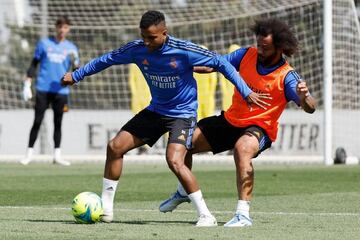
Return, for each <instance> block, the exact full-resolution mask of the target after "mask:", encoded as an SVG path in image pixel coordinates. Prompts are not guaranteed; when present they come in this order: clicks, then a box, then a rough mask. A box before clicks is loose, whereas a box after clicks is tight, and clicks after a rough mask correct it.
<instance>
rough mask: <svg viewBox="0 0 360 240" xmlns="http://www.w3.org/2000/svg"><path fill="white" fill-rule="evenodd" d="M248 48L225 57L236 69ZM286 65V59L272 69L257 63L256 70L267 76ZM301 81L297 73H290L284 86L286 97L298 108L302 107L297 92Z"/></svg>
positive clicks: (240, 49)
mask: <svg viewBox="0 0 360 240" xmlns="http://www.w3.org/2000/svg"><path fill="white" fill-rule="evenodd" d="M247 50H248V48H239V49H237V50H236V51H234V52H232V53H229V54H226V55H225V56H224V57H225V58H226V59H227V60H228V61H229V62H230V63H231V64H232V65H233V66H234V67H236V68H238V67H239V66H240V62H241V60H242V59H243V57H244V55H245V53H246V51H247ZM284 63H285V59H283V58H282V59H281V61H280V62H279V63H277V64H275V65H274V66H272V67H269V68H266V67H264V66H262V65H261V64H260V63H257V66H256V69H257V71H258V73H259V74H260V75H267V74H269V73H271V72H273V71H275V70H276V69H277V68H279V67H280V66H282V65H283V64H284ZM300 80H301V77H300V75H299V74H298V73H297V72H296V71H290V72H289V73H288V74H287V75H286V77H285V79H284V85H285V97H286V99H287V101H288V102H289V101H294V102H295V103H296V104H297V105H298V106H300V98H299V96H298V95H297V92H296V86H297V84H298V83H299V81H300Z"/></svg>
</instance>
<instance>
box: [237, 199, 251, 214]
mask: <svg viewBox="0 0 360 240" xmlns="http://www.w3.org/2000/svg"><path fill="white" fill-rule="evenodd" d="M249 211H250V201H244V200H238V204H237V207H236V213H240V214H241V215H244V216H245V217H247V218H249V217H250V214H249Z"/></svg>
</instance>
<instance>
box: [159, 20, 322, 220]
mask: <svg viewBox="0 0 360 240" xmlns="http://www.w3.org/2000/svg"><path fill="white" fill-rule="evenodd" d="M252 30H253V32H254V33H255V35H256V40H257V48H254V47H250V48H240V49H238V50H236V51H235V52H233V53H230V54H228V55H226V56H225V58H226V59H227V60H228V61H229V62H230V63H231V64H232V65H233V66H235V67H236V68H237V69H239V73H240V75H241V76H242V78H243V79H244V80H245V82H246V83H247V85H248V86H249V87H250V88H251V89H252V90H253V91H254V92H257V93H258V94H262V95H265V94H268V95H269V99H268V100H267V103H268V106H267V107H266V108H259V107H257V106H255V105H249V104H247V103H246V102H245V101H243V99H241V96H240V95H239V93H238V92H237V91H236V90H235V91H234V95H233V98H232V104H231V106H230V108H229V109H228V110H227V111H225V112H222V114H221V115H219V116H212V117H208V118H204V119H202V120H201V121H199V123H198V128H197V129H196V130H195V132H194V135H193V147H194V148H193V149H192V151H191V153H189V154H188V155H187V157H186V164H187V165H188V167H189V168H190V167H191V164H192V155H191V154H194V153H199V152H207V151H212V152H213V153H214V154H216V153H219V152H223V151H226V150H230V149H234V160H235V166H236V184H237V189H238V204H237V208H236V211H235V215H234V217H233V218H232V219H231V220H230V221H228V222H227V223H226V224H225V225H224V226H225V227H245V226H251V225H252V219H251V218H250V214H249V211H250V200H251V197H252V190H253V187H254V169H253V165H252V158H255V157H256V156H257V155H258V154H260V153H261V152H262V151H264V150H265V149H267V148H269V147H270V146H271V143H272V142H274V141H275V140H276V135H277V131H278V119H279V117H280V115H281V113H282V112H283V111H284V109H285V106H286V104H287V102H289V101H294V102H295V103H296V104H297V105H299V106H301V107H302V108H303V110H304V111H305V112H307V113H313V112H314V111H315V105H316V103H315V99H314V98H313V97H312V96H311V95H310V93H309V89H308V87H307V85H306V83H305V82H304V81H302V80H301V78H300V76H299V75H298V74H297V73H296V71H294V69H293V68H292V67H291V66H290V65H289V63H288V62H287V61H286V60H285V59H284V58H283V55H286V56H288V57H290V56H292V55H293V54H294V53H295V52H296V51H297V49H298V41H297V39H296V38H295V36H294V35H293V33H292V31H291V30H290V28H289V26H288V25H286V24H285V23H283V22H281V21H279V20H277V19H265V20H260V21H257V22H256V23H255V25H254V26H253V27H252ZM195 71H198V72H209V71H212V69H209V68H196V69H195ZM186 200H187V196H186V192H185V191H184V190H183V187H182V186H181V184H179V185H178V189H177V191H176V193H175V194H173V195H172V197H171V198H170V199H168V200H166V201H164V202H162V203H161V204H160V211H161V212H168V211H172V210H174V209H175V208H176V207H177V206H178V205H179V204H180V203H182V202H185V201H186Z"/></svg>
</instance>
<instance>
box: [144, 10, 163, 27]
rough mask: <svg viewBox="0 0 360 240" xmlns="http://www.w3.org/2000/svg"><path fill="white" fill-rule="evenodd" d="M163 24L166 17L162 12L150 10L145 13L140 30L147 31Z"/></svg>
mask: <svg viewBox="0 0 360 240" xmlns="http://www.w3.org/2000/svg"><path fill="white" fill-rule="evenodd" d="M161 22H165V16H164V14H163V13H162V12H159V11H154V10H149V11H147V12H146V13H144V14H143V15H142V17H141V20H140V28H141V29H147V28H149V27H150V26H152V25H158V24H159V23H161Z"/></svg>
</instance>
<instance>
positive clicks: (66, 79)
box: [61, 72, 75, 86]
mask: <svg viewBox="0 0 360 240" xmlns="http://www.w3.org/2000/svg"><path fill="white" fill-rule="evenodd" d="M74 83H75V81H74V79H73V78H72V75H71V72H68V73H65V75H64V76H63V77H62V78H61V86H68V85H73V84H74Z"/></svg>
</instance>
